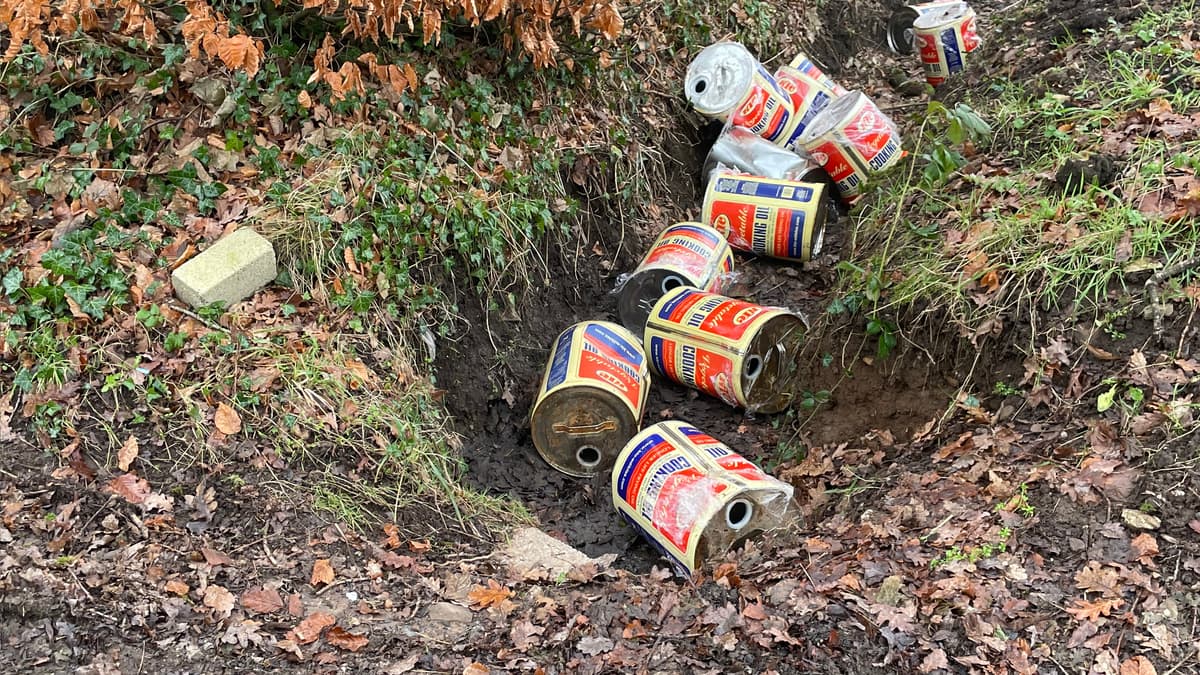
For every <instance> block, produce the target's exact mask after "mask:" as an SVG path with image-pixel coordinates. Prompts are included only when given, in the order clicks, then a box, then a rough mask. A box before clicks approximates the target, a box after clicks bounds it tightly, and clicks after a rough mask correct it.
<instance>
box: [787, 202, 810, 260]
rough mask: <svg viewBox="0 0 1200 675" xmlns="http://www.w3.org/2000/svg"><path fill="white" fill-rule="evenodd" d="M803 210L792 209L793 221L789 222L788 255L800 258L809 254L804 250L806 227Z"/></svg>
mask: <svg viewBox="0 0 1200 675" xmlns="http://www.w3.org/2000/svg"><path fill="white" fill-rule="evenodd" d="M804 221H805V217H804V212H803V211H792V218H791V222H790V223H788V243H787V247H788V257H789V258H795V259H796V260H799V259H801V258H803V257H804V256H805V255H807V253H808V252H807V251H805V250H804V230H805V227H806V223H805V222H804Z"/></svg>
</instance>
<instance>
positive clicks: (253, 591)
mask: <svg viewBox="0 0 1200 675" xmlns="http://www.w3.org/2000/svg"><path fill="white" fill-rule="evenodd" d="M242 606H243V607H245V608H246V609H247V610H248V611H251V612H254V613H255V614H270V613H272V612H278V611H279V610H281V609H283V598H282V597H280V595H279V591H277V590H275V589H273V588H250V589H247V590H246V592H245V593H242Z"/></svg>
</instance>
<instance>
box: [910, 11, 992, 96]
mask: <svg viewBox="0 0 1200 675" xmlns="http://www.w3.org/2000/svg"><path fill="white" fill-rule="evenodd" d="M913 34H914V36H915V44H916V47H917V50H918V52H919V53H920V55H921V66H922V68H923V69H924V71H925V81H926V82H928V83H929V84H931V85H933V86H935V87H936V86H938V85H940V84H942V83H943V82H945V81H946V78H948V77H950V76H951V75H953V74H955V73H959V72H962V71H963V69H965V68H966V67H967V54H969V53H971V52H973V51H975V49H976V48H978V47H979V33H978V32H977V31H976V26H975V10H973V9H971V8H970V6H968V5H967V4H966V3H965V2H960V3H957V4H954V5H950V6H947V7H943V8H939V9H935V10H933V11H931V12H928V13H926V14H923V15H921V16H919V17H917V20H916V21H915V22H913Z"/></svg>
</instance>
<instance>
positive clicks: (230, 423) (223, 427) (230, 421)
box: [213, 403, 242, 436]
mask: <svg viewBox="0 0 1200 675" xmlns="http://www.w3.org/2000/svg"><path fill="white" fill-rule="evenodd" d="M213 422H214V423H215V424H216V425H217V431H220V432H221V433H223V434H225V435H226V436H232V435H234V434H236V433H238V432H240V431H241V430H242V417H241V415H238V413H237V411H236V410H234V409H233V408H232V407H231V406H230V405H229V404H228V403H218V404H217V413H216V415H214V416H213Z"/></svg>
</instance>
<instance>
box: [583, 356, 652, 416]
mask: <svg viewBox="0 0 1200 675" xmlns="http://www.w3.org/2000/svg"><path fill="white" fill-rule="evenodd" d="M579 377H580V378H582V379H585V380H592V381H595V382H603V383H605V384H608V385H610V386H612V387H616V389H617V391H619V392H621V397H622V398H624V399H625V400H627V401H629V405H630V407H632V408H633V409H634V410H637V409H638V406H639V404H640V403H641V400H642V388H641V383H639V382H638V379H637V377H635V376H633V375H631V374H630V373H628V372H626V371H625V370H623V369H622V368H620V367H619V366H618V365H617V364H616V363H615V362H613V361H610V360H609V359H606V358H604V357H602V356H599V355H597V354H593V353H591V352H588V351H585V352H582V358H581V359H580V360H579Z"/></svg>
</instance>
